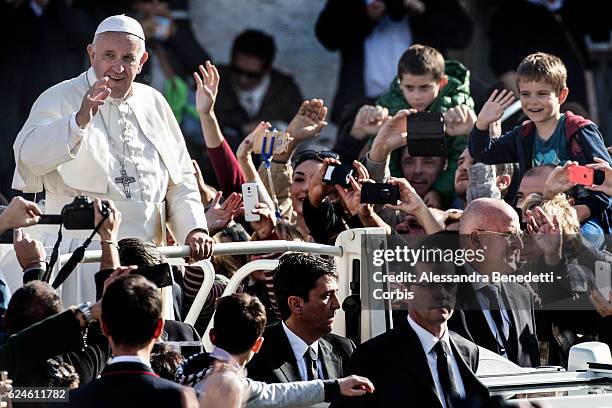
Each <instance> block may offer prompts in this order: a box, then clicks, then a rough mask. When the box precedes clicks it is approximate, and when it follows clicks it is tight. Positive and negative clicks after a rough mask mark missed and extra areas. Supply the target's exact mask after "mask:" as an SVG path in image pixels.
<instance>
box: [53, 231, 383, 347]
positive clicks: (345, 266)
mask: <svg viewBox="0 0 612 408" xmlns="http://www.w3.org/2000/svg"><path fill="white" fill-rule="evenodd" d="M384 233H385V232H384V229H383V228H356V229H351V230H347V231H343V232H342V233H341V234H339V235H338V238H337V239H336V242H335V245H323V244H316V243H309V242H297V241H280V240H277V241H249V242H233V243H218V244H215V245H214V247H213V255H216V256H220V255H247V254H265V253H279V252H281V253H282V252H288V251H291V252H303V253H309V254H318V255H329V256H333V257H334V260H335V264H336V268H337V271H338V287H339V293H338V297H339V299H340V300H341V301H343V300H344V299H346V298H348V297H350V299H351V301H352V303H351V304H350V305H349V306H353V305H354V301H355V299H357V300H358V299H359V298H360V296H361V295H362V294H361V293H360V285H359V279H360V273H361V259H362V258H361V256H362V236H364V235H375V236H377V237H378V236H380V237H381V238H382V239H383V240H384ZM381 245H385V243H381ZM157 249H158V250H159V251H160V252H161V253H162V254H163V255H164V256H166V257H167V258H169V259H171V260H180V259H182V258H185V257H187V256H189V254H190V253H191V250H190V247H189V246H170V247H158V248H157ZM71 255H72V254H62V255H61V256H60V257H59V259H58V265H57V266H56V268H54V269H55V270H56V271H57V270H59V268H60V267H61V265H63V264H64V263H65V262H66V261H68V259H69V258H70V256H71ZM101 257H102V251H101V250H90V251H86V252H85V256H84V257H83V260H82V261H81V262H82V263H94V262H99V261H100V259H101ZM173 263H177V262H175V261H173ZM178 263H180V262H178ZM194 265H197V266H200V267H201V268H202V269H203V271H204V281H203V282H202V286H201V287H200V289H199V291H198V294H197V295H196V298H195V300H194V302H193V304H192V306H191V308H190V310H189V312H188V313H187V316H186V317H185V319H184V321H185V323H189V324H191V325H193V324H195V322H196V320H197V318H198V316H199V314H200V311H201V310H202V307H203V306H204V302H205V301H206V298H207V297H208V294H209V293H210V290H211V288H212V286H213V283H214V280H215V271H214V268H213V266H212V264H211V263H210V261H208V260H205V261H200V262H197V263H195V264H194ZM277 265H278V261H277V260H261V259H260V260H256V261H251V262H249V263H247V264H245V265H244V266H242V267H241V268H240V269H238V270H237V271H236V272H235V273H234V275H233V276H232V278H231V279H230V282H229V284H228V285H227V287H226V288H225V291H224V292H223V295H224V296H225V295H229V294H232V293H235V292H236V290H237V289H238V287H239V285H240V283H241V282H242V281H243V280H244V279H245V278H246V277H248V276H249V275H250V274H251V273H253V272H255V271H261V270H272V269H274V268H276V266H277ZM164 292H165V293H164V299H165V302H164V305H165V309H164V316H166V317H169V316H172V314H171V313H172V300H171V291H170V289H169V288H168V289H167V290H165V291H164ZM349 306H347V305H346V304H343V308H341V309H339V310H338V311H337V312H336V318H335V319H334V326H333V332H334V333H337V334H340V335H347V334H350V333H347V316H346V313H345V310H344V309H351V310H353V309H355V308H354V307H349ZM353 311H354V310H353ZM357 312H360V308H359V307H357ZM213 318H214V315H213ZM351 319H352V320H351V321H352V323H349V325H350V326H351V327H350V328H349V329H350V330H349V331H350V332H351V333H352V336H349V337H351V338H352V339H353V340H354V341H356V342H361V341H365V340H367V339H369V338H371V337H373V336H376V335H378V334H380V333H383V332H384V331H386V330H387V329H388V328H390V327H391V319H390V311H384V310H381V311H371V313H358V315H357V317H355V316H354V315H353V316H351ZM212 322H213V319H211V321H210V323H209V325H208V327H207V329H206V332H205V333H200V334H201V335H202V342H203V344H204V346H205V347H206V348H207V349H208V350H210V347H211V344H210V339H209V336H208V332H209V331H210V328H211V326H212Z"/></svg>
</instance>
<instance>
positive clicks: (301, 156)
mask: <svg viewBox="0 0 612 408" xmlns="http://www.w3.org/2000/svg"><path fill="white" fill-rule="evenodd" d="M339 158H340V155H339V154H338V153H336V152H331V151H327V150H325V151H318V150H303V151H301V152H300V153H298V154H296V155H295V156H294V157H293V159H292V160H291V166H292V167H293V168H294V169H295V168H296V167H297V166H299V165H300V164H302V163H303V162H305V161H306V160H317V161H320V162H322V161H323V160H324V159H339Z"/></svg>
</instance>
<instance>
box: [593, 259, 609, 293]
mask: <svg viewBox="0 0 612 408" xmlns="http://www.w3.org/2000/svg"><path fill="white" fill-rule="evenodd" d="M595 286H596V287H597V290H599V293H601V296H603V297H604V299H607V300H608V302H610V301H612V299H610V298H609V297H610V290H611V289H612V268H611V267H610V264H609V263H608V262H604V261H596V262H595Z"/></svg>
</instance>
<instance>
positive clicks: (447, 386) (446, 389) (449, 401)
mask: <svg viewBox="0 0 612 408" xmlns="http://www.w3.org/2000/svg"><path fill="white" fill-rule="evenodd" d="M433 349H434V351H435V352H436V356H437V358H436V361H437V363H436V365H437V367H438V378H439V379H440V384H441V385H442V392H443V393H444V395H440V398H442V399H444V401H445V402H446V408H452V407H453V402H454V401H455V400H458V399H460V397H459V393H458V392H457V389H456V388H455V378H454V376H453V371H452V370H451V367H450V365H449V364H448V359H447V357H448V355H449V354H450V351H449V349H448V346H447V345H446V343H445V342H444V341H442V340H440V341H438V342H437V343H436V345H435V346H434V348H433Z"/></svg>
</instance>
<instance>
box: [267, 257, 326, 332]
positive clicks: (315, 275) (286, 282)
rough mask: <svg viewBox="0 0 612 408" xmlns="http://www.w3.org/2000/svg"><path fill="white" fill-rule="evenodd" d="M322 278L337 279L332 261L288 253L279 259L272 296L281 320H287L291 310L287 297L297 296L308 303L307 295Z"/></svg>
mask: <svg viewBox="0 0 612 408" xmlns="http://www.w3.org/2000/svg"><path fill="white" fill-rule="evenodd" d="M322 276H331V277H333V278H335V279H338V274H337V272H336V267H335V265H334V263H333V261H330V260H328V259H325V258H322V257H320V256H315V255H307V254H298V253H289V254H285V255H283V256H282V257H281V259H280V261H279V263H278V266H277V267H276V269H275V270H274V294H275V296H276V301H277V303H278V310H279V312H280V314H281V319H282V320H287V319H288V318H289V316H290V315H291V309H290V308H289V305H288V304H287V300H288V299H289V296H299V297H301V298H302V299H304V301H305V302H308V293H309V292H310V291H311V290H312V289H314V287H315V286H316V285H317V281H318V280H319V278H321V277H322Z"/></svg>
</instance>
